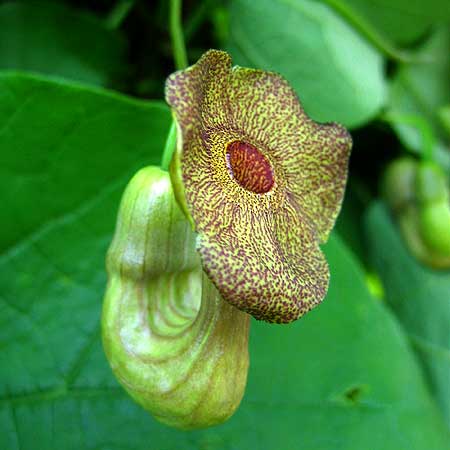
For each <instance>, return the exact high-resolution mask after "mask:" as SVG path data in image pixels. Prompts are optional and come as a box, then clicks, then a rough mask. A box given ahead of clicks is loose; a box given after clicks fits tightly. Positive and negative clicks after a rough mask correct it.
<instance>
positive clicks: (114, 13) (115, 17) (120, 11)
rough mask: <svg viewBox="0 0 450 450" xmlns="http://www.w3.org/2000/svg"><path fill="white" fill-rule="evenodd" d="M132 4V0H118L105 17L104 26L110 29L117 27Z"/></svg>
mask: <svg viewBox="0 0 450 450" xmlns="http://www.w3.org/2000/svg"><path fill="white" fill-rule="evenodd" d="M133 6H134V0H118V2H117V3H116V4H115V6H114V7H113V9H112V10H111V11H110V13H109V14H108V16H107V17H106V19H105V22H106V27H107V28H109V29H110V30H116V29H117V28H119V27H120V25H122V22H123V21H124V20H125V18H126V17H127V15H128V13H129V12H130V11H131V8H133Z"/></svg>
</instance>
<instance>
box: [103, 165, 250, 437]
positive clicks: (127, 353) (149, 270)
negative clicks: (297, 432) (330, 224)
mask: <svg viewBox="0 0 450 450" xmlns="http://www.w3.org/2000/svg"><path fill="white" fill-rule="evenodd" d="M195 238H196V236H195V233H194V232H193V231H192V228H191V226H190V224H189V222H188V221H187V220H186V218H185V216H184V215H183V213H182V212H181V210H180V208H179V207H178V205H177V203H176V201H175V198H174V195H173V190H172V186H171V183H170V179H169V175H168V173H167V172H164V171H162V170H160V169H158V168H156V167H147V168H144V169H142V170H140V171H139V172H138V173H137V174H136V175H135V176H134V178H133V179H132V180H131V181H130V183H129V185H128V187H127V189H126V191H125V193H124V195H123V198H122V202H121V206H120V211H119V215H118V220H117V227H116V232H115V235H114V239H113V242H112V244H111V247H110V249H109V252H108V256H107V271H108V285H107V290H106V295H105V299H104V306H103V317H102V336H103V345H104V348H105V352H106V355H107V358H108V360H109V363H110V365H111V367H112V370H113V371H114V373H115V375H116V377H117V379H118V380H119V382H120V383H121V384H122V385H123V387H124V388H125V389H126V390H127V391H128V393H129V394H130V395H131V396H132V397H133V398H134V399H135V400H136V401H137V402H138V403H139V404H141V405H142V406H143V407H144V408H145V409H146V410H148V411H149V412H151V413H152V414H153V416H154V417H156V418H157V419H158V420H160V421H161V422H164V423H166V424H168V425H172V426H174V427H178V428H182V429H190V428H199V427H206V426H211V425H215V424H217V423H220V422H223V421H224V420H226V419H227V418H228V417H229V416H231V415H232V414H233V412H234V411H235V410H236V408H237V407H238V405H239V403H240V401H241V399H242V396H243V393H244V390H245V384H246V379H247V370H248V332H249V316H248V315H247V314H246V313H244V312H242V311H239V310H238V309H236V308H235V307H233V306H231V305H230V304H228V303H227V302H225V301H223V300H222V298H221V296H220V294H219V293H218V291H217V289H216V288H215V287H214V285H213V284H212V283H211V281H209V279H208V278H207V277H206V276H205V275H204V274H203V271H202V268H201V264H200V260H199V256H198V254H197V252H196V250H195Z"/></svg>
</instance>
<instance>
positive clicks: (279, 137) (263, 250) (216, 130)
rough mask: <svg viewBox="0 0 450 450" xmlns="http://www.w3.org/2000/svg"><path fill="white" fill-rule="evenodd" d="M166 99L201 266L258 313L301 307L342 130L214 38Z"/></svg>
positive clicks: (344, 150)
mask: <svg viewBox="0 0 450 450" xmlns="http://www.w3.org/2000/svg"><path fill="white" fill-rule="evenodd" d="M166 100H167V102H168V103H169V104H170V105H171V106H172V108H173V111H174V114H175V117H176V120H177V122H178V125H179V130H180V133H179V136H178V139H179V145H178V152H177V158H178V160H177V163H178V167H179V170H178V171H176V173H175V172H174V173H173V174H172V178H174V177H175V178H176V177H177V174H178V178H181V183H182V186H183V191H184V194H183V198H184V199H185V200H183V201H185V204H186V206H187V209H188V210H189V214H190V216H191V217H192V221H193V223H194V225H195V229H196V231H197V232H198V251H199V253H200V255H201V257H202V262H203V268H204V270H205V272H206V273H207V274H208V276H209V277H210V279H211V280H212V281H213V282H214V283H215V285H216V286H217V288H218V289H219V291H220V293H221V295H222V296H223V298H224V299H226V300H227V301H229V302H230V303H232V304H233V305H235V306H237V307H238V308H239V309H242V310H244V311H246V312H248V313H250V314H252V315H253V316H254V317H256V318H257V319H262V320H266V321H268V322H279V323H281V322H282V323H286V322H291V321H293V320H295V319H297V318H299V317H301V316H302V315H303V314H304V313H305V312H306V311H308V310H310V309H311V308H312V307H314V306H315V305H317V304H318V303H320V301H321V300H322V299H323V298H324V296H325V294H326V291H327V287H328V280H329V272H328V267H327V264H326V261H325V259H324V257H323V255H322V253H321V251H320V248H319V243H320V242H324V241H325V240H326V239H327V237H328V235H329V233H330V231H331V228H332V227H333V225H334V222H335V219H336V216H337V214H338V212H339V209H340V206H341V202H342V198H343V193H344V189H345V183H346V177H347V166H348V157H349V153H350V148H351V138H350V135H349V134H348V132H347V131H346V130H345V128H343V127H342V126H340V125H338V124H318V123H316V122H314V121H312V120H311V119H310V118H308V116H307V115H306V114H305V112H304V111H303V109H302V107H301V105H300V103H299V100H298V98H297V96H296V94H295V92H294V91H293V89H292V88H291V87H290V86H289V84H288V83H287V82H286V81H285V80H284V79H283V78H282V77H281V76H280V75H278V74H274V73H270V72H264V71H261V70H255V69H245V68H241V67H234V68H232V67H231V59H230V57H229V55H227V54H226V53H225V52H221V51H217V50H210V51H208V52H207V53H205V55H203V56H202V58H201V59H200V60H199V61H198V62H197V63H196V64H195V65H194V66H192V67H190V68H189V69H187V70H185V71H182V72H176V73H175V74H173V75H171V76H170V77H169V79H168V81H167V85H166ZM173 182H174V185H177V184H180V180H179V179H174V180H173ZM175 188H176V187H175Z"/></svg>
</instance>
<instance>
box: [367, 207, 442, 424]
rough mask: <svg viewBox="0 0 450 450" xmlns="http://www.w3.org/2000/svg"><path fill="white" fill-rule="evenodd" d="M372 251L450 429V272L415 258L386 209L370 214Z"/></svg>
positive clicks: (377, 209) (391, 301)
mask: <svg viewBox="0 0 450 450" xmlns="http://www.w3.org/2000/svg"><path fill="white" fill-rule="evenodd" d="M366 227H367V231H368V236H369V250H370V254H371V261H372V264H373V266H374V268H375V269H376V270H377V271H378V272H379V274H380V276H381V279H382V281H383V284H384V289H385V293H386V298H387V301H388V302H389V304H390V306H391V307H392V308H393V310H394V312H395V313H396V314H397V316H398V318H399V320H400V321H401V322H402V324H403V325H404V327H405V330H406V332H407V334H408V337H409V339H410V341H411V343H412V345H413V347H414V350H415V351H416V352H417V355H418V356H419V358H420V361H421V362H422V364H423V368H424V371H425V374H426V376H427V380H428V382H429V383H430V386H431V389H432V391H433V393H434V395H435V397H436V399H437V401H438V403H439V405H440V407H441V409H442V410H443V412H444V415H445V417H446V419H447V423H448V424H449V425H450V383H449V380H450V328H449V323H450V271H434V270H432V269H429V268H427V267H425V266H423V265H422V264H420V263H419V262H418V261H416V260H415V258H414V257H412V256H411V255H410V253H409V252H408V250H407V249H406V248H405V246H404V244H403V241H402V238H401V236H400V234H399V232H398V229H397V228H396V226H395V224H394V223H393V222H392V219H391V218H390V216H389V214H388V212H387V210H386V208H385V207H384V206H383V205H382V204H374V205H373V206H372V207H371V208H370V210H369V213H368V215H367V220H366Z"/></svg>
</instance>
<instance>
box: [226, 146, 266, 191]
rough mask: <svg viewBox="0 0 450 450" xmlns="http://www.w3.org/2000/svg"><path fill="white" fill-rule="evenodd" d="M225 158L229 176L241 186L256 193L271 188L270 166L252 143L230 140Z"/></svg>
mask: <svg viewBox="0 0 450 450" xmlns="http://www.w3.org/2000/svg"><path fill="white" fill-rule="evenodd" d="M226 158H227V166H228V170H229V172H230V175H231V177H232V178H233V179H235V180H236V181H237V182H238V183H239V184H240V185H241V186H242V187H243V188H245V189H247V190H248V191H251V192H255V193H256V194H264V193H266V192H269V191H270V190H271V189H272V186H273V184H274V177H273V171H272V167H271V165H270V163H269V161H268V160H267V158H266V157H265V156H264V155H263V154H262V153H261V152H260V151H259V150H258V149H257V148H256V147H255V146H254V145H252V144H248V143H247V142H241V141H233V142H230V143H229V144H228V145H227V149H226Z"/></svg>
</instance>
